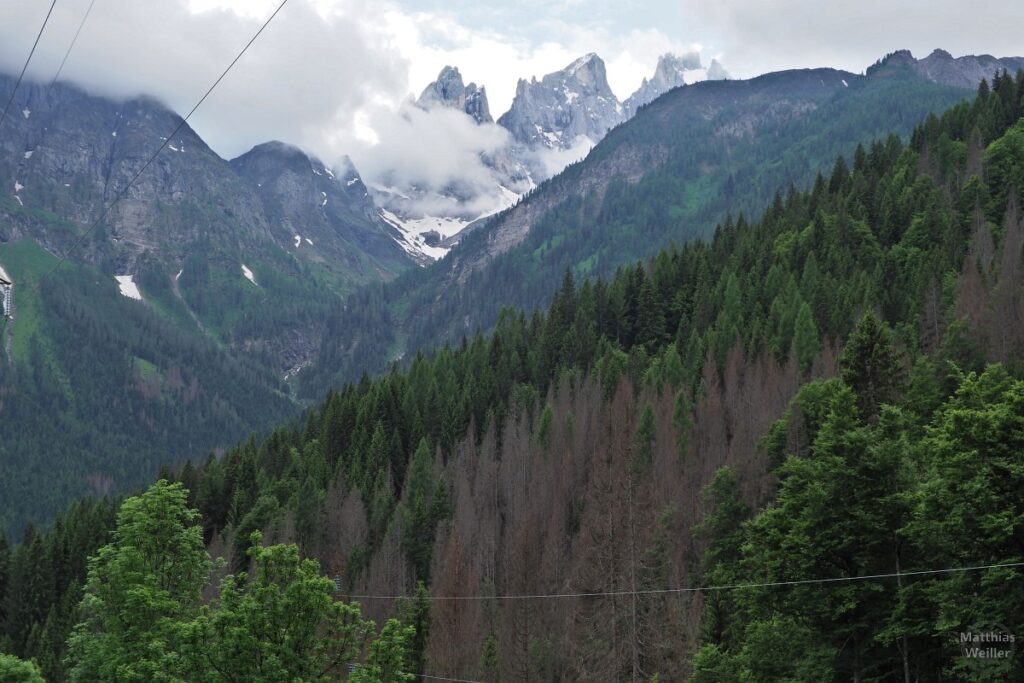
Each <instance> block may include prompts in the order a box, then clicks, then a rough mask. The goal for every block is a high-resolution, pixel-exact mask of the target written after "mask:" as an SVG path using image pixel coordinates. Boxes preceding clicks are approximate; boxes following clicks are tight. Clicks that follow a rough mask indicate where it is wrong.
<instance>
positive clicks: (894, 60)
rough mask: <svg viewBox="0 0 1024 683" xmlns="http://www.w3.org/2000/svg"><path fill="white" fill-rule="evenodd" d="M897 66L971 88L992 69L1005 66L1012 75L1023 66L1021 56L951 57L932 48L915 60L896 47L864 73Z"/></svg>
mask: <svg viewBox="0 0 1024 683" xmlns="http://www.w3.org/2000/svg"><path fill="white" fill-rule="evenodd" d="M900 67H906V68H910V69H913V70H914V71H915V72H916V73H917V74H918V75H919V76H921V77H922V78H925V79H927V80H929V81H931V82H933V83H941V84H942V85H951V86H954V87H957V88H969V89H974V88H977V87H978V84H979V83H981V80H982V79H983V78H986V79H988V80H992V77H993V76H994V75H995V74H996V72H999V71H1002V70H1004V69H1005V70H1006V71H1008V72H1010V73H1011V74H1013V73H1016V72H1017V70H1018V69H1024V57H1002V58H997V57H993V56H992V55H964V56H962V57H954V56H953V55H951V54H950V53H949V52H947V51H946V50H942V49H935V50H933V51H932V53H931V54H930V55H928V56H927V57H925V58H924V59H915V58H914V55H913V54H912V53H911V52H910V50H897V51H895V52H893V53H891V54H888V55H886V56H885V57H883V58H882V59H880V60H878V62H876V63H875V64H874V65H873V66H872V67H871V68H869V69H868V74H869V75H871V74H879V73H885V71H886V70H887V69H893V68H900Z"/></svg>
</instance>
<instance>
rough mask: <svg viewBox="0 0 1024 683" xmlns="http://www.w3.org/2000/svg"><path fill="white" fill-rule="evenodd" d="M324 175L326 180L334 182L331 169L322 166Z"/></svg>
mask: <svg viewBox="0 0 1024 683" xmlns="http://www.w3.org/2000/svg"><path fill="white" fill-rule="evenodd" d="M324 173H326V174H327V177H328V178H330V179H331V180H334V173H333V172H332V171H331V169H329V168H327V167H326V166H324Z"/></svg>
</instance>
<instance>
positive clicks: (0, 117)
mask: <svg viewBox="0 0 1024 683" xmlns="http://www.w3.org/2000/svg"><path fill="white" fill-rule="evenodd" d="M56 4H57V0H53V2H52V3H50V9H49V11H48V12H47V13H46V18H45V19H43V25H42V26H40V27H39V33H37V34H36V42H34V43H32V49H31V50H29V51H28V59H26V60H25V65H24V66H23V67H21V73H20V74H18V80H17V81H15V82H14V90H12V91H11V97H10V98H9V99H8V100H7V106H6V107H4V113H3V114H0V126H2V125H3V123H4V120H5V119H6V118H7V111H8V110H9V109H10V108H11V104H12V103H13V102H14V95H15V94H16V93H17V92H18V86H20V85H21V79H23V78H24V77H25V71H26V70H27V69H28V63H29V62H31V61H32V55H34V54H35V52H36V46H37V45H39V39H40V38H42V37H43V31H44V30H45V29H46V24H48V23H49V22H50V15H51V14H53V8H54V6H55V5H56Z"/></svg>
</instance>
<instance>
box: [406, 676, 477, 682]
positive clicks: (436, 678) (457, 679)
mask: <svg viewBox="0 0 1024 683" xmlns="http://www.w3.org/2000/svg"><path fill="white" fill-rule="evenodd" d="M420 678H427V679H430V680H432V681H453V682H454V683H482V682H481V681H470V680H467V679H465V678H445V677H444V676H428V675H427V674H420Z"/></svg>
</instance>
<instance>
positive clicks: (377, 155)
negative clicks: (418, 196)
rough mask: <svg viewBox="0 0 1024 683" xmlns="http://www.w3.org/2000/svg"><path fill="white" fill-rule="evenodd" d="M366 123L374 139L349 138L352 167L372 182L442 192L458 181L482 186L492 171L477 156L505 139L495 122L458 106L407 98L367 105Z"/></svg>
mask: <svg viewBox="0 0 1024 683" xmlns="http://www.w3.org/2000/svg"><path fill="white" fill-rule="evenodd" d="M366 124H367V125H368V126H369V128H370V129H371V130H372V131H373V132H374V134H375V137H376V138H377V142H376V143H374V142H372V141H370V140H366V139H359V138H357V137H355V136H354V137H353V138H352V139H350V140H347V141H346V143H347V144H339V146H348V148H349V155H350V156H351V157H352V160H353V161H354V162H355V165H356V167H357V168H358V169H359V171H360V173H362V174H363V175H364V176H365V177H367V178H369V179H371V181H378V182H387V183H390V184H394V185H399V186H415V187H419V188H422V189H426V190H434V191H440V190H442V189H444V188H445V187H447V186H451V185H457V186H460V187H462V188H464V189H465V190H467V191H471V190H472V191H476V192H479V191H483V190H485V189H487V188H489V187H493V185H494V176H493V173H492V171H491V169H490V168H488V167H487V166H486V165H485V164H484V163H483V161H482V160H481V155H493V154H495V153H497V152H498V151H500V150H502V149H504V148H505V147H506V146H507V145H508V144H509V141H510V140H509V134H508V131H506V130H505V129H504V128H502V127H500V126H497V125H493V124H490V125H477V124H476V122H475V121H474V120H473V119H472V118H470V117H469V116H467V115H465V114H464V113H462V112H461V111H458V110H455V109H449V108H446V107H436V108H433V109H430V110H424V109H421V108H419V107H417V106H415V105H414V104H412V103H411V102H407V103H406V104H405V105H403V106H402V107H401V108H400V109H399V110H398V111H394V110H392V109H390V108H389V107H387V106H386V105H378V106H376V107H374V108H372V110H371V114H370V117H369V119H368V120H367V121H366Z"/></svg>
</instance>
